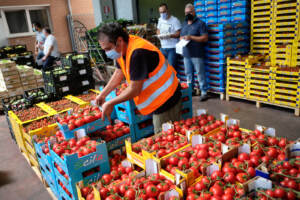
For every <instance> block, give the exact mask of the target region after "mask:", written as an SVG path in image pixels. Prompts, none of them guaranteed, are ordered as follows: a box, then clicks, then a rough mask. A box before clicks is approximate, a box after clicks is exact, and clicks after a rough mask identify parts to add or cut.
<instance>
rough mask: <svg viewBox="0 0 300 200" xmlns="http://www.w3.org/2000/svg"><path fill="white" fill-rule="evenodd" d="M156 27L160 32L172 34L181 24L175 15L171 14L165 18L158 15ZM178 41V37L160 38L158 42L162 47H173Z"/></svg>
mask: <svg viewBox="0 0 300 200" xmlns="http://www.w3.org/2000/svg"><path fill="white" fill-rule="evenodd" d="M157 29H159V31H160V34H174V33H175V32H176V31H178V30H180V29H181V24H180V21H179V20H178V19H177V18H176V17H173V16H171V17H170V18H169V19H167V20H164V19H162V18H161V17H160V18H159V20H158V24H157ZM178 41H179V39H178V38H168V39H161V40H160V44H161V47H162V48H175V46H176V43H177V42H178Z"/></svg>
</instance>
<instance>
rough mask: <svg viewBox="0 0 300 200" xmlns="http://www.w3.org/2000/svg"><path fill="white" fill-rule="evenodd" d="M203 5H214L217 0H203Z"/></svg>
mask: <svg viewBox="0 0 300 200" xmlns="http://www.w3.org/2000/svg"><path fill="white" fill-rule="evenodd" d="M204 2H205V6H208V5H216V4H217V3H218V1H217V0H205V1H204Z"/></svg>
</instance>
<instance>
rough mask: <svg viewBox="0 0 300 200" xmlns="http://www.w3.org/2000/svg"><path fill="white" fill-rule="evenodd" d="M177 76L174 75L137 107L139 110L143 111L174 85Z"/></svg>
mask: <svg viewBox="0 0 300 200" xmlns="http://www.w3.org/2000/svg"><path fill="white" fill-rule="evenodd" d="M174 78H175V74H174V73H172V75H171V77H170V78H169V79H168V80H167V81H166V82H165V83H164V84H163V85H162V86H161V87H160V88H159V89H158V90H156V91H155V92H154V93H153V94H152V95H151V96H150V97H149V98H148V99H147V100H146V101H144V102H143V103H141V104H138V105H136V106H137V108H138V109H139V110H142V109H144V108H146V107H147V106H149V105H150V104H151V103H152V102H153V101H154V100H155V99H156V98H157V97H158V96H159V95H160V94H161V93H163V92H164V91H166V90H167V89H168V88H169V87H170V86H171V85H172V83H173V81H174Z"/></svg>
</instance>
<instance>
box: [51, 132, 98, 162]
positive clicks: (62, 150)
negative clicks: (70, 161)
mask: <svg viewBox="0 0 300 200" xmlns="http://www.w3.org/2000/svg"><path fill="white" fill-rule="evenodd" d="M96 146H97V142H96V141H94V140H90V138H89V137H87V136H85V137H82V138H80V139H75V138H72V139H70V140H63V141H61V142H56V143H54V144H53V146H52V149H53V151H54V152H55V153H56V154H57V155H58V156H60V157H61V158H62V159H64V155H71V154H74V153H77V154H78V157H79V158H80V157H82V156H85V155H88V154H90V153H93V152H95V151H96Z"/></svg>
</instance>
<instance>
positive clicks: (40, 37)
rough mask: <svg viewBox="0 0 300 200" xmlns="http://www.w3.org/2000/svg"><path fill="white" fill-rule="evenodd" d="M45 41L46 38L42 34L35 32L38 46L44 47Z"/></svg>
mask: <svg viewBox="0 0 300 200" xmlns="http://www.w3.org/2000/svg"><path fill="white" fill-rule="evenodd" d="M45 40H46V37H45V35H44V34H43V33H42V32H38V31H37V32H36V41H37V42H38V44H39V45H42V46H43V45H44V43H45ZM40 51H42V50H41V49H40V48H39V52H40Z"/></svg>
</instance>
